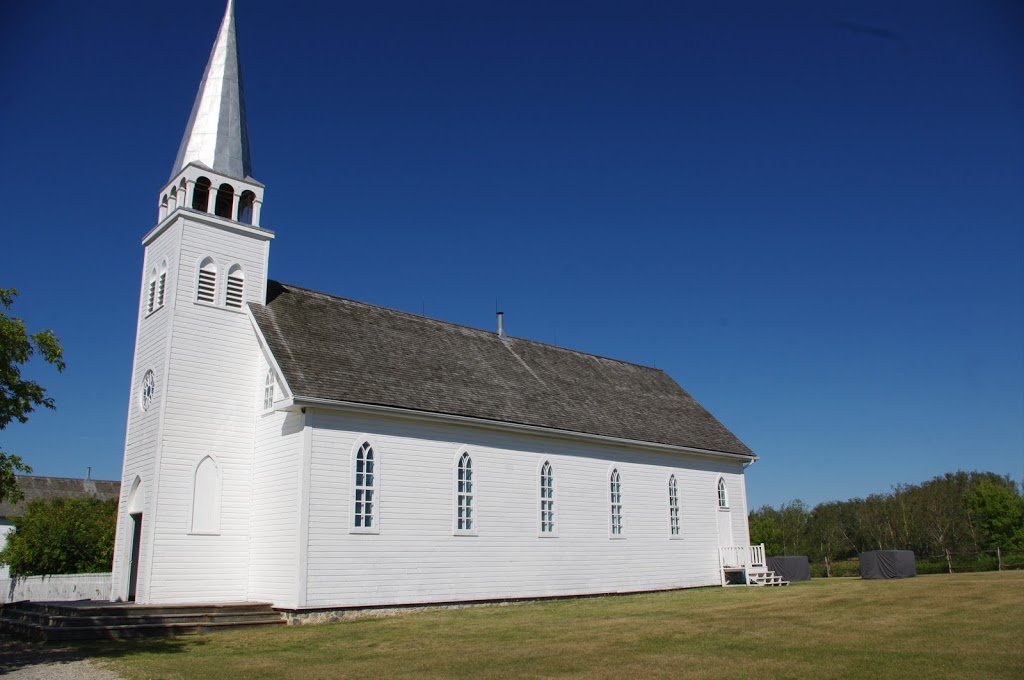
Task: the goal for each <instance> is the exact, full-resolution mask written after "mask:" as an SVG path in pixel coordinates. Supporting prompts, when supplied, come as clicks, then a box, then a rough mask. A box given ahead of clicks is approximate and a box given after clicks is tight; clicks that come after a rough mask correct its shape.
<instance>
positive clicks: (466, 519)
mask: <svg viewBox="0 0 1024 680" xmlns="http://www.w3.org/2000/svg"><path fill="white" fill-rule="evenodd" d="M456 475H457V478H456V488H455V530H456V531H458V532H461V533H472V531H473V528H474V527H475V526H476V522H475V519H476V518H474V517H473V459H472V458H470V457H469V453H468V452H467V453H463V454H462V456H461V457H460V458H459V467H458V470H457V471H456Z"/></svg>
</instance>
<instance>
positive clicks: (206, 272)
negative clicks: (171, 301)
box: [196, 258, 217, 303]
mask: <svg viewBox="0 0 1024 680" xmlns="http://www.w3.org/2000/svg"><path fill="white" fill-rule="evenodd" d="M216 291H217V265H215V264H214V263H213V260H211V259H209V258H207V259H206V260H204V261H203V264H202V266H200V267H199V285H198V287H197V289H196V300H198V301H199V302H209V303H213V301H214V299H215V298H216Z"/></svg>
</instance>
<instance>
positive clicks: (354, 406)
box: [274, 396, 759, 462]
mask: <svg viewBox="0 0 1024 680" xmlns="http://www.w3.org/2000/svg"><path fill="white" fill-rule="evenodd" d="M274 408H275V410H279V411H297V410H299V409H304V408H327V409H335V410H346V411H356V412H361V413H373V414H380V413H386V414H389V415H401V416H404V417H407V418H413V419H418V420H427V421H435V422H436V421H440V422H448V423H458V424H462V425H466V424H469V425H474V426H477V427H482V428H486V429H492V430H501V431H506V432H508V431H512V432H525V433H529V434H542V435H546V436H553V437H558V438H560V439H574V440H580V439H582V440H586V441H598V442H602V443H604V444H618V445H625V446H631V447H635V448H641V449H647V450H652V451H660V452H663V453H686V454H690V455H695V456H705V457H710V458H725V459H728V460H738V461H743V462H747V461H749V462H754V461H757V460H759V458H758V456H757V455H756V454H754V453H732V452H728V451H712V450H709V449H701V448H696V447H690V446H677V445H674V444H661V443H658V442H646V441H641V440H638V439H626V438H623V437H612V436H608V435H601V434H592V433H589V432H573V431H570V430H559V429H556V428H551V427H544V426H541V425H527V424H523V423H510V422H505V421H500V420H489V419H486V418H474V417H471V416H460V415H454V414H451V413H437V412H432V411H417V410H415V409H408V408H402V407H399V406H385V405H381V404H364V403H359V402H352V401H341V400H335V399H323V398H321V397H303V396H293V397H292V398H291V399H287V400H284V401H282V402H280V403H275V404H274Z"/></svg>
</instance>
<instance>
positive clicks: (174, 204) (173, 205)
mask: <svg viewBox="0 0 1024 680" xmlns="http://www.w3.org/2000/svg"><path fill="white" fill-rule="evenodd" d="M167 208H168V210H169V211H170V212H174V211H175V210H177V209H178V188H177V187H171V198H170V201H169V202H168V204H167Z"/></svg>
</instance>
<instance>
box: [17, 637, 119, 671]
mask: <svg viewBox="0 0 1024 680" xmlns="http://www.w3.org/2000/svg"><path fill="white" fill-rule="evenodd" d="M0 675H2V676H4V677H5V678H11V679H12V680H121V676H120V675H118V674H117V673H115V672H114V671H110V670H107V669H105V668H100V667H99V665H98V664H97V663H96V662H94V661H90V660H88V659H86V658H84V657H83V656H82V654H81V653H80V652H78V650H75V649H72V648H70V647H61V646H59V645H52V644H42V643H39V642H24V641H22V640H18V639H16V638H11V637H7V636H6V635H5V636H0Z"/></svg>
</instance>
